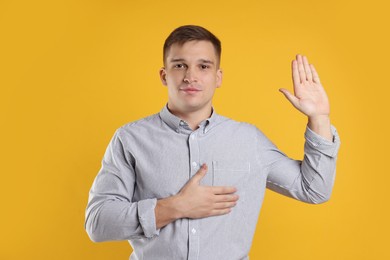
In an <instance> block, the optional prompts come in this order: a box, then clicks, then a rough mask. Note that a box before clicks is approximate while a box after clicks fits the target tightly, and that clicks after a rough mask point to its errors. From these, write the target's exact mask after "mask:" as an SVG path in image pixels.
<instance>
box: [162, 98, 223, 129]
mask: <svg viewBox="0 0 390 260" xmlns="http://www.w3.org/2000/svg"><path fill="white" fill-rule="evenodd" d="M211 109H212V112H211V116H210V117H209V118H207V119H206V120H204V121H202V122H201V123H200V124H199V126H200V127H203V132H204V133H206V132H207V131H208V130H209V128H211V127H212V126H213V125H214V124H216V122H217V118H218V114H217V113H216V112H215V110H214V108H213V107H212V108H211ZM160 117H161V119H162V120H163V121H164V122H165V123H166V124H167V125H168V126H169V127H170V128H172V129H173V130H174V131H176V132H180V129H182V128H183V125H186V122H185V121H184V120H182V119H180V118H179V117H177V116H175V115H174V114H172V113H171V111H169V109H168V104H166V105H165V106H164V107H163V109H161V111H160Z"/></svg>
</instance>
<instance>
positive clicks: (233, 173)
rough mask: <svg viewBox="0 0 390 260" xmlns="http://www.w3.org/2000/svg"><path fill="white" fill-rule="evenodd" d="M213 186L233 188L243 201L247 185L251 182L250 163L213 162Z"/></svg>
mask: <svg viewBox="0 0 390 260" xmlns="http://www.w3.org/2000/svg"><path fill="white" fill-rule="evenodd" d="M212 165H213V186H233V187H235V188H237V192H236V193H237V194H238V195H239V196H240V200H241V201H242V200H243V199H244V198H245V196H244V195H245V185H246V184H247V183H248V181H249V175H250V163H249V162H242V161H240V162H234V161H213V162H212Z"/></svg>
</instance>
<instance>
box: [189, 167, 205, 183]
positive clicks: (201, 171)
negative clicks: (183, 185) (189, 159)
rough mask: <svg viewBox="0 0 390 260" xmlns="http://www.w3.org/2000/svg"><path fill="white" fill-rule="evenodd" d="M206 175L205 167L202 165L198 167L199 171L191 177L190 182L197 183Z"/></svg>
mask: <svg viewBox="0 0 390 260" xmlns="http://www.w3.org/2000/svg"><path fill="white" fill-rule="evenodd" d="M206 173H207V165H206V164H205V163H204V164H202V166H201V167H200V169H199V170H198V171H197V172H196V173H195V175H194V176H193V177H192V179H191V181H193V182H197V183H199V182H200V180H202V178H203V177H204V176H205V175H206Z"/></svg>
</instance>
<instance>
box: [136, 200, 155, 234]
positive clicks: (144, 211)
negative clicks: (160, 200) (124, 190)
mask: <svg viewBox="0 0 390 260" xmlns="http://www.w3.org/2000/svg"><path fill="white" fill-rule="evenodd" d="M156 204H157V199H146V200H141V201H138V219H139V222H140V224H141V227H142V229H143V231H144V235H145V237H147V238H151V237H154V236H157V235H159V233H160V230H159V229H156V214H155V213H154V209H155V207H156Z"/></svg>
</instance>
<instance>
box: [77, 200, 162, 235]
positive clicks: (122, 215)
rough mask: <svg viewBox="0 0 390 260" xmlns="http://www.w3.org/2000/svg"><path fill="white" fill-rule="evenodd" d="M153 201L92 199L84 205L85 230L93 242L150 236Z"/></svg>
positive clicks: (152, 223) (152, 222)
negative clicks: (85, 209) (85, 211)
mask: <svg viewBox="0 0 390 260" xmlns="http://www.w3.org/2000/svg"><path fill="white" fill-rule="evenodd" d="M155 203H156V202H155V199H150V200H142V201H139V202H127V201H120V200H114V199H105V200H100V201H99V200H92V201H91V203H89V204H88V207H87V214H86V220H85V228H86V231H87V233H88V235H89V237H90V238H91V240H92V241H94V242H102V241H110V240H129V239H134V238H145V237H153V236H155V235H157V234H158V230H157V229H156V227H155V219H154V210H153V209H154V207H155Z"/></svg>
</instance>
